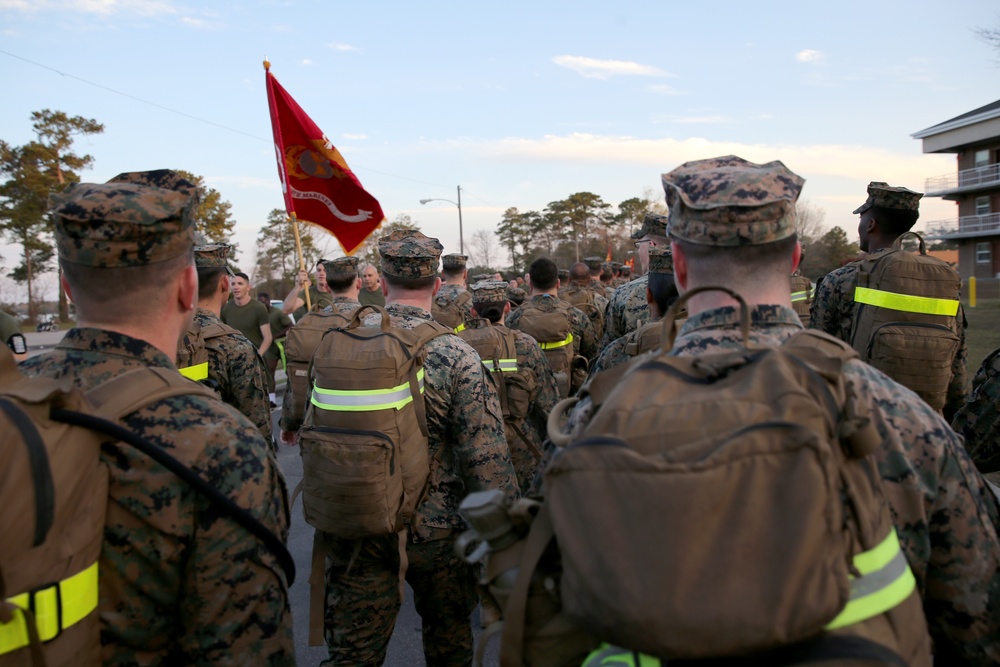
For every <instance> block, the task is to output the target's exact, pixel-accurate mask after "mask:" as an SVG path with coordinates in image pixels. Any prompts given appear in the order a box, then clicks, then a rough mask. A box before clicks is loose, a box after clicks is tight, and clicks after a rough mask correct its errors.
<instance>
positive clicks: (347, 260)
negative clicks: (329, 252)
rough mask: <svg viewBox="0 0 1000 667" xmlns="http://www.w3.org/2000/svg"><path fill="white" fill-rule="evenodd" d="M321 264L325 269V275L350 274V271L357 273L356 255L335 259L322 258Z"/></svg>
mask: <svg viewBox="0 0 1000 667" xmlns="http://www.w3.org/2000/svg"><path fill="white" fill-rule="evenodd" d="M321 263H322V264H323V270H324V271H326V275H327V277H328V278H329V277H330V276H339V275H345V276H346V275H350V274H352V273H354V274H357V272H358V264H359V262H358V258H357V257H337V258H336V259H324V260H322V261H321Z"/></svg>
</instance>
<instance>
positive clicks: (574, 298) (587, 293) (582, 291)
mask: <svg viewBox="0 0 1000 667" xmlns="http://www.w3.org/2000/svg"><path fill="white" fill-rule="evenodd" d="M598 289H600V290H601V291H602V292H603V291H604V288H603V287H595V286H593V285H588V286H587V287H584V286H582V285H577V284H574V283H570V285H569V287H567V288H566V289H565V290H562V291H560V293H559V298H560V299H562V300H563V301H565V302H566V303H569V304H571V305H572V306H573V307H574V308H579V309H580V310H581V311H583V313H584V314H585V315H586V316H587V317H588V318H589V319H590V321H591V322H593V323H594V331H596V332H597V335H598V336H602V335H604V311H603V310H601V309H600V308H598V307H597V299H596V296H597V292H596V290H598ZM609 298H610V296H609Z"/></svg>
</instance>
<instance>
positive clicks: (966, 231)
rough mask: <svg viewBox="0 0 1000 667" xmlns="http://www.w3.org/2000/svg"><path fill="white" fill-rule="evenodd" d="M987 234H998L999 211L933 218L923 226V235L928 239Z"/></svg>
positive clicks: (999, 227)
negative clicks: (956, 217)
mask: <svg viewBox="0 0 1000 667" xmlns="http://www.w3.org/2000/svg"><path fill="white" fill-rule="evenodd" d="M988 234H1000V213H987V214H986V215H966V216H963V217H961V218H959V219H958V220H935V221H934V222H928V223H927V224H926V225H925V226H924V236H926V237H927V238H929V239H935V238H943V237H947V238H958V237H961V236H985V235H988Z"/></svg>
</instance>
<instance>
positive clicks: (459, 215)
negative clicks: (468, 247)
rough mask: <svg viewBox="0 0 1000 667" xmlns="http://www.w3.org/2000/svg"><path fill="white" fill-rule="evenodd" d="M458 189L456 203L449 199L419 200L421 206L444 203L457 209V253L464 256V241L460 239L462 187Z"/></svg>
mask: <svg viewBox="0 0 1000 667" xmlns="http://www.w3.org/2000/svg"><path fill="white" fill-rule="evenodd" d="M457 189H458V201H452V200H450V199H437V198H434V199H421V200H420V203H421V204H426V203H427V202H430V201H446V202H448V203H449V204H454V205H455V206H457V207H458V251H459V252H460V253H462V254H463V255H464V254H465V239H464V238H463V237H462V186H461V185H459V186H457Z"/></svg>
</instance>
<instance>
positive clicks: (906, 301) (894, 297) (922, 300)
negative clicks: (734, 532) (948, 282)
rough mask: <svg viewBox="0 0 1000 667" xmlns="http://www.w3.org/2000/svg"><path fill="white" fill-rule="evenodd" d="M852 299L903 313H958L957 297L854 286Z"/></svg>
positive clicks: (950, 314)
mask: <svg viewBox="0 0 1000 667" xmlns="http://www.w3.org/2000/svg"><path fill="white" fill-rule="evenodd" d="M854 300H855V301H856V302H857V303H865V304H868V305H869V306H877V307H879V308H888V309H889V310H901V311H903V312H905V313H921V314H923V315H946V316H949V317H954V316H955V315H956V314H957V313H958V300H957V299H935V298H931V297H928V296H910V295H909V294H897V293H895V292H884V291H882V290H877V289H871V288H869V287H855V288H854Z"/></svg>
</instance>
